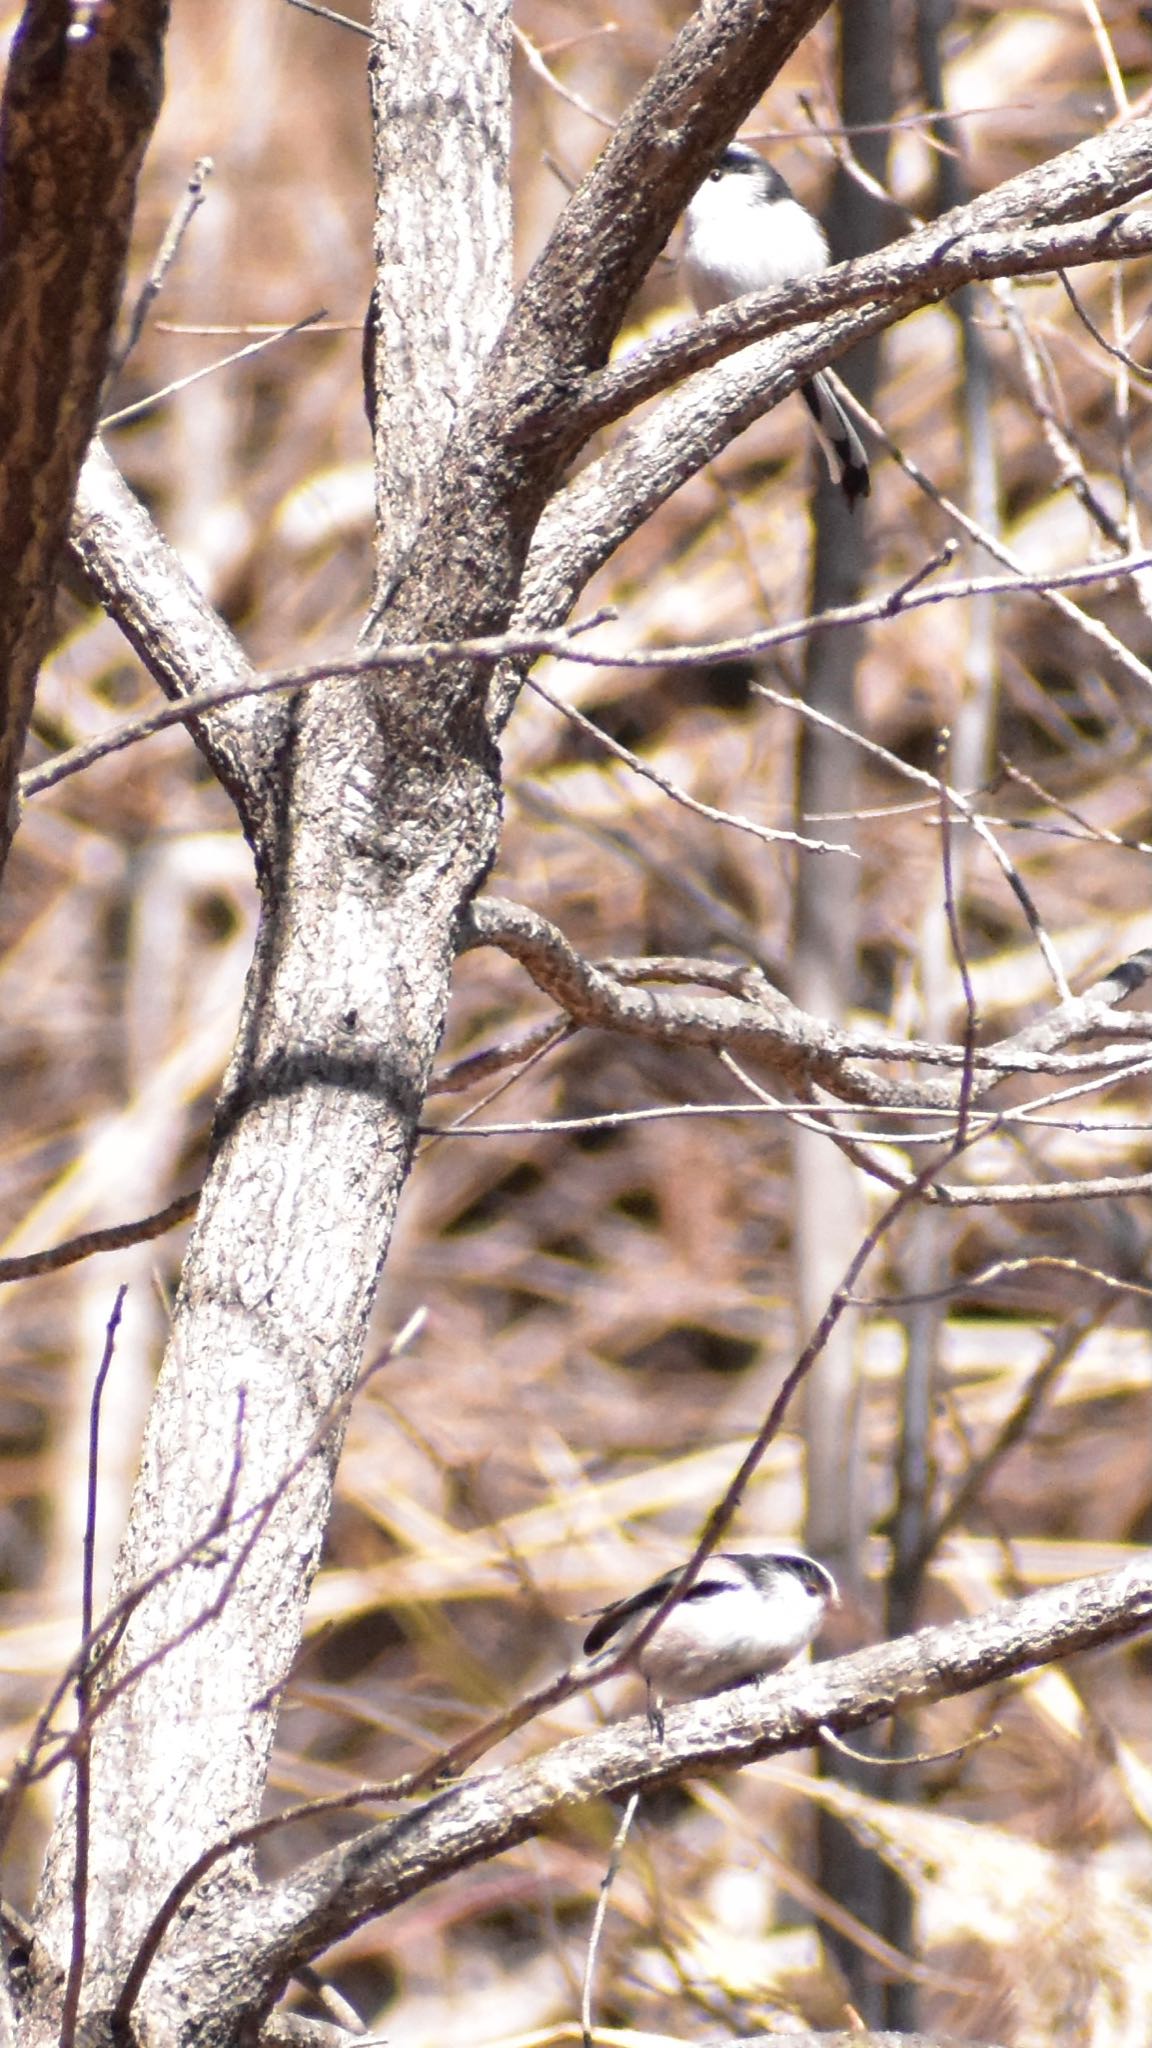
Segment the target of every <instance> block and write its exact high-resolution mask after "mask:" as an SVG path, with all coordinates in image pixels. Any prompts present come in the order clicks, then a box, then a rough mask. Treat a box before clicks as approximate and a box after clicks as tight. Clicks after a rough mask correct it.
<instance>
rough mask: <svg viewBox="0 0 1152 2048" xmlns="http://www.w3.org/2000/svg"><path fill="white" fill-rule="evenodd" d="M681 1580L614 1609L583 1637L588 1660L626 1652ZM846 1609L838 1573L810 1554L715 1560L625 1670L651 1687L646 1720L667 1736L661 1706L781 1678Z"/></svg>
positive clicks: (729, 1555)
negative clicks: (832, 1610)
mask: <svg viewBox="0 0 1152 2048" xmlns="http://www.w3.org/2000/svg"><path fill="white" fill-rule="evenodd" d="M678 1576H679V1574H678V1573H677V1572H674V1571H673V1572H665V1574H664V1577H663V1578H662V1579H656V1580H655V1581H654V1582H653V1584H652V1585H650V1586H645V1587H644V1589H643V1591H642V1592H640V1593H633V1594H631V1595H630V1596H629V1598H628V1599H626V1600H617V1601H615V1602H614V1604H613V1605H612V1606H611V1607H606V1608H605V1609H604V1611H603V1613H602V1614H600V1615H599V1616H598V1618H597V1620H596V1621H595V1622H594V1623H593V1626H592V1627H591V1628H590V1629H589V1631H588V1634H587V1635H586V1636H585V1638H584V1654H585V1656H586V1657H592V1656H594V1655H595V1654H596V1652H597V1651H598V1650H608V1649H614V1650H617V1651H619V1650H624V1649H625V1648H626V1647H627V1645H628V1644H629V1643H630V1642H631V1641H632V1640H633V1639H634V1638H635V1637H636V1636H637V1635H639V1633H640V1631H641V1629H642V1628H643V1626H644V1624H645V1622H646V1621H648V1620H649V1619H650V1618H651V1616H652V1615H653V1614H654V1612H655V1610H656V1608H657V1607H659V1605H660V1603H661V1601H662V1600H663V1599H664V1598H665V1597H666V1595H667V1594H668V1593H670V1592H671V1590H672V1587H673V1586H674V1585H675V1583H676V1580H677V1578H678ZM838 1600H839V1594H838V1593H837V1590H836V1581H835V1579H834V1578H833V1577H832V1574H831V1572H829V1571H826V1570H825V1568H824V1566H823V1565H822V1564H817V1562H816V1560H815V1558H814V1557H806V1556H805V1555H804V1552H803V1551H802V1550H763V1551H753V1552H749V1551H734V1550H725V1551H719V1552H717V1553H715V1554H714V1555H713V1556H712V1557H710V1558H709V1559H708V1560H707V1562H706V1563H705V1564H704V1565H703V1566H702V1567H701V1570H700V1572H699V1575H698V1576H697V1577H696V1578H695V1579H693V1581H692V1584H691V1585H690V1586H689V1588H688V1591H687V1592H686V1593H685V1595H684V1597H683V1599H682V1600H678V1601H677V1603H676V1605H675V1607H673V1608H671V1609H670V1610H669V1612H668V1613H667V1614H666V1615H665V1617H664V1620H663V1621H662V1622H661V1623H660V1626H659V1628H658V1629H657V1630H656V1633H655V1635H654V1636H652V1638H651V1640H650V1641H649V1642H647V1643H645V1644H644V1646H643V1648H642V1649H641V1650H640V1651H639V1652H638V1653H637V1655H636V1656H635V1657H629V1658H627V1659H626V1660H625V1661H626V1664H627V1665H628V1667H629V1668H630V1669H632V1670H634V1671H638V1672H639V1674H640V1676H641V1678H643V1680H644V1682H645V1684H646V1686H647V1688H648V1718H649V1720H650V1721H651V1722H652V1724H653V1726H654V1727H655V1728H656V1730H657V1732H658V1733H659V1732H662V1728H663V1721H662V1716H661V1713H660V1702H661V1701H663V1700H696V1699H704V1698H706V1697H707V1696H708V1694H710V1693H715V1692H726V1691H727V1690H728V1688H729V1686H733V1685H743V1684H744V1683H745V1681H746V1680H748V1679H751V1678H763V1677H766V1676H767V1674H768V1673H769V1672H772V1671H782V1670H783V1668H784V1666H785V1665H786V1664H790V1663H791V1662H792V1659H793V1658H794V1657H798V1656H799V1654H800V1652H801V1650H803V1649H804V1648H805V1647H806V1646H807V1645H808V1644H809V1643H810V1642H811V1641H812V1638H813V1636H814V1635H815V1634H816V1633H817V1631H818V1629H819V1627H820V1624H821V1622H822V1621H823V1619H824V1616H825V1613H826V1612H827V1610H828V1608H829V1606H830V1605H835V1604H836V1603H837V1602H838Z"/></svg>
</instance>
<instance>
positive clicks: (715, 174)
mask: <svg viewBox="0 0 1152 2048" xmlns="http://www.w3.org/2000/svg"><path fill="white" fill-rule="evenodd" d="M723 176H724V173H723V171H709V173H708V183H709V184H710V185H718V184H719V183H720V180H721V178H722V177H723Z"/></svg>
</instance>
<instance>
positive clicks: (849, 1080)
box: [458, 896, 1152, 1199]
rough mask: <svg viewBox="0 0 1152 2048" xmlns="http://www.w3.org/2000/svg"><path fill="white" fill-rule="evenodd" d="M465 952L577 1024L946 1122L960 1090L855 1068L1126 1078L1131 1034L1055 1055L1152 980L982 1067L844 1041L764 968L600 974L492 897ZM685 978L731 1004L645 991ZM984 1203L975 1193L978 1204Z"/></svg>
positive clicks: (884, 1043) (483, 902) (875, 1041)
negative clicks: (711, 987) (898, 1064)
mask: <svg viewBox="0 0 1152 2048" xmlns="http://www.w3.org/2000/svg"><path fill="white" fill-rule="evenodd" d="M458 945H459V949H460V951H462V952H463V951H468V950H469V949H470V948H472V947H474V946H498V947H499V948H500V950H501V951H502V952H505V953H507V954H509V955H510V957H511V958H512V959H514V960H518V961H519V962H520V964H521V966H522V967H523V968H524V969H525V970H526V972H527V973H528V974H529V975H531V977H532V980H533V981H534V982H535V984H536V986H537V988H539V989H542V990H543V992H544V994H545V995H548V996H551V998H552V1000H553V1001H554V1002H555V1003H557V1004H559V1006H560V1008H561V1009H562V1010H563V1012H564V1013H565V1015H566V1016H567V1017H568V1019H569V1021H570V1022H571V1023H573V1024H579V1025H584V1026H586V1027H587V1028H590V1029H594V1030H601V1031H622V1032H625V1033H627V1034H628V1035H629V1036H631V1037H638V1038H647V1039H651V1040H653V1041H654V1042H655V1043H657V1044H663V1045H694V1046H702V1047H705V1048H707V1049H708V1050H710V1051H717V1050H720V1049H723V1050H725V1051H729V1052H745V1053H752V1054H755V1055H756V1056H757V1057H758V1058H760V1059H763V1060H766V1061H767V1062H768V1063H769V1064H770V1065H771V1066H772V1067H773V1068H774V1069H775V1070H776V1072H778V1073H779V1074H781V1075H782V1076H783V1078H784V1079H785V1080H786V1081H787V1083H788V1084H789V1086H791V1087H793V1088H795V1089H797V1090H798V1091H799V1090H801V1089H806V1088H809V1087H811V1085H812V1084H813V1083H815V1084H816V1085H817V1086H818V1087H821V1088H824V1089H826V1090H827V1092H828V1093H829V1094H830V1095H834V1096H836V1097H837V1098H838V1099H839V1100H840V1101H843V1102H851V1103H855V1104H857V1105H859V1106H861V1107H869V1108H888V1109H896V1108H912V1109H921V1110H925V1111H929V1112H937V1113H939V1112H944V1113H949V1112H952V1111H954V1110H955V1109H956V1107H957V1103H958V1101H959V1084H956V1085H954V1084H953V1083H951V1082H935V1081H917V1082H905V1081H896V1080H892V1079H890V1078H887V1077H881V1076H877V1075H873V1074H870V1073H868V1072H867V1071H866V1070H865V1069H863V1068H862V1067H861V1066H860V1065H859V1064H857V1063H858V1062H859V1061H861V1060H883V1061H892V1060H906V1061H910V1062H917V1063H924V1064H931V1065H934V1066H945V1067H952V1068H958V1069H960V1070H961V1072H963V1071H964V1070H965V1069H966V1067H968V1066H969V1065H970V1066H971V1070H972V1072H973V1073H974V1075H975V1076H976V1077H977V1078H978V1080H979V1082H980V1085H981V1087H982V1088H983V1089H984V1090H987V1089H988V1088H990V1087H992V1086H993V1085H994V1084H995V1083H996V1082H997V1081H998V1080H1001V1079H1003V1078H1004V1077H1005V1076H1007V1075H1009V1074H1022V1073H1045V1072H1049V1073H1050V1072H1052V1071H1054V1070H1056V1069H1057V1065H1058V1071H1060V1072H1061V1073H1068V1072H1073V1073H1082V1072H1091V1073H1099V1074H1101V1075H1107V1074H1109V1073H1112V1072H1115V1071H1119V1070H1124V1069H1126V1068H1127V1067H1129V1066H1130V1065H1131V1062H1132V1060H1133V1057H1134V1050H1130V1049H1129V1043H1128V1037H1127V1034H1123V1036H1122V1042H1121V1043H1120V1044H1119V1045H1118V1046H1102V1047H1101V1048H1100V1049H1099V1050H1098V1051H1095V1052H1090V1053H1083V1054H1071V1055H1065V1056H1064V1057H1063V1058H1062V1059H1061V1060H1060V1061H1059V1062H1058V1063H1057V1062H1056V1059H1055V1055H1056V1052H1057V1049H1058V1048H1059V1047H1060V1046H1061V1045H1066V1044H1067V1043H1068V1042H1069V1040H1071V1039H1075V1038H1079V1037H1084V1036H1087V1035H1090V1034H1094V1033H1098V1032H1102V1031H1104V1030H1106V1029H1108V1028H1109V1027H1110V1026H1111V1025H1113V1024H1116V1023H1118V1024H1119V1025H1120V1026H1121V1027H1122V1026H1123V1024H1124V1023H1127V1022H1142V1021H1143V1020H1134V1019H1127V1018H1124V1017H1123V1016H1117V1014H1116V1013H1114V1012H1113V1010H1112V1007H1111V1006H1112V1004H1113V1003H1114V1002H1115V1001H1116V1000H1117V999H1118V998H1121V997H1123V996H1126V995H1131V994H1133V993H1134V992H1135V991H1136V989H1138V988H1139V987H1140V986H1141V984H1142V982H1143V981H1144V980H1145V979H1146V978H1147V974H1148V973H1149V972H1150V971H1152V954H1144V953H1137V954H1134V955H1133V956H1132V958H1131V960H1128V961H1125V962H1124V963H1123V964H1122V965H1121V966H1120V967H1117V968H1115V969H1114V970H1113V971H1112V973H1111V974H1110V975H1108V976H1106V977H1105V979H1104V980H1103V981H1100V982H1098V983H1097V984H1096V986H1095V987H1094V988H1093V989H1090V990H1089V991H1088V993H1087V994H1086V995H1085V996H1082V997H1080V998H1078V999H1075V1000H1073V1001H1072V1002H1070V1003H1063V1004H1061V1005H1060V1006H1059V1008H1057V1009H1056V1010H1054V1011H1053V1012H1052V1013H1051V1014H1050V1016H1049V1017H1048V1018H1047V1019H1046V1020H1044V1021H1043V1022H1042V1023H1040V1024H1036V1025H1031V1026H1029V1027H1027V1028H1026V1029H1025V1030H1023V1031H1021V1032H1019V1033H1017V1034H1016V1035H1015V1036H1014V1037H1012V1038H1006V1039H1004V1040H1002V1041H1001V1042H1000V1043H999V1044H997V1045H992V1046H986V1047H981V1048H980V1049H979V1050H978V1051H977V1052H976V1053H975V1055H974V1056H973V1055H970V1054H969V1053H968V1052H967V1051H966V1049H965V1048H964V1047H963V1046H953V1045H935V1044H930V1043H928V1042H927V1041H924V1040H919V1039H898V1038H893V1037H887V1036H886V1035H884V1034H882V1033H880V1032H875V1033H869V1032H860V1031H844V1030H841V1029H840V1027H839V1026H837V1025H834V1024H829V1023H827V1022H826V1021H825V1020H824V1019H822V1018H819V1017H813V1016H811V1015H810V1014H809V1013H808V1012H807V1011H805V1010H801V1009H799V1008H798V1007H797V1005H796V1004H795V1003H793V1002H790V1001H789V999H788V997H787V996H785V995H783V994H781V992H780V990H779V989H776V988H774V987H773V986H772V984H771V983H770V982H769V981H767V980H766V979H765V977H764V976H763V975H762V974H761V973H760V972H759V970H758V969H755V968H750V967H737V968H732V967H731V966H729V967H723V966H722V964H716V963H708V964H707V965H706V966H705V965H704V964H703V963H693V962H691V961H681V962H679V963H672V962H670V961H667V960H660V961H656V962H652V963H649V962H645V961H643V960H636V961H631V962H629V963H627V965H626V966H625V965H624V963H621V962H610V963H604V964H603V965H601V966H599V967H597V966H594V965H593V964H592V962H591V961H588V960H585V959H584V957H583V956H582V954H580V953H578V952H577V951H576V949H575V947H574V946H571V945H570V944H569V942H568V940H567V939H566V938H565V937H564V935H563V933H562V932H561V931H559V930H558V929H557V927H556V926H555V925H554V924H551V923H549V921H548V919H547V918H545V917H541V916H540V914H539V913H538V912H537V911H533V910H526V909H525V908H524V907H523V905H521V904H518V903H510V902H507V901H506V900H504V899H503V898H499V897H491V896H489V897H482V898H480V899H478V900H477V901H475V902H474V903H473V904H472V905H471V906H470V908H469V910H468V912H467V914H466V917H465V919H464V920H463V922H462V925H461V928H460V934H459V939H458ZM677 966H678V971H679V978H680V979H694V980H698V981H713V982H715V981H716V980H717V978H718V976H720V975H721V974H722V975H723V977H724V987H725V991H726V992H725V993H723V994H709V995H703V994H695V993H694V994H691V995H685V994H666V993H664V992H662V991H658V990H656V989H653V988H640V987H637V986H636V985H635V984H636V983H637V982H639V981H640V980H641V978H647V979H651V980H663V981H667V980H670V979H672V978H673V970H674V968H675V967H677ZM694 968H700V969H701V970H702V971H700V972H695V971H694ZM979 1192H980V1191H974V1193H973V1197H972V1198H973V1199H976V1198H977V1197H978V1195H979ZM950 1193H951V1191H949V1190H944V1189H941V1190H940V1191H939V1196H940V1199H947V1198H949V1197H950ZM960 1199H963V1195H961V1197H960Z"/></svg>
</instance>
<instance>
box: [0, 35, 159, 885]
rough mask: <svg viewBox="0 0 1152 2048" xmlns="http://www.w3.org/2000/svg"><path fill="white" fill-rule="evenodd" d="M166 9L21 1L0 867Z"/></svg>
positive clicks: (9, 135)
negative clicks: (82, 8) (81, 11)
mask: <svg viewBox="0 0 1152 2048" xmlns="http://www.w3.org/2000/svg"><path fill="white" fill-rule="evenodd" d="M167 21H168V7H167V0H122V4H118V5H117V6H115V7H99V8H95V9H93V10H92V11H91V19H90V20H89V21H82V20H81V19H80V18H79V16H78V11H77V10H76V9H74V8H73V7H71V6H70V5H69V4H68V0H29V4H28V5H27V6H26V8H25V10H24V16H23V19H22V21H21V23H20V27H19V29H18V30H17V33H16V38H15V41H14V42H13V45H12V55H11V59H10V62H9V66H8V76H7V80H6V82H5V88H4V100H3V107H2V109H0V451H2V455H0V867H2V866H3V863H4V860H5V859H6V857H7V853H8V848H9V846H10V844H11V840H12V834H13V832H14V831H15V828H16V812H15V789H16V777H17V775H18V773H19V769H20V758H21V755H22V753H23V751H24V740H25V737H26V734H27V731H28V722H29V720H30V718H31V715H32V704H33V700H34V697H35V690H36V673H37V669H38V667H39V664H40V659H41V656H42V655H43V652H44V647H45V642H46V638H47V634H48V631H49V628H50V624H51V616H52V599H53V593H54V591H55V586H56V575H57V570H58V566H59V562H60V556H61V553H62V550H63V547H64V542H65V538H66V535H67V532H68V519H69V515H70V513H71V510H72V500H73V496H74V494H75V490H76V479H77V477H78V475H79V473H80V464H81V462H82V461H83V459H84V451H85V449H86V448H87V446H88V443H89V441H90V440H91V438H92V433H93V430H94V428H95V425H96V416H97V411H98V408H99V401H100V392H101V389H102V387H103V383H104V378H105V375H106V373H107V368H108V352H109V345H110V341H111V336H112V328H113V324H114V322H115V319H116V314H117V310H118V308H119V304H120V293H121V287H122V284H123V278H124V265H125V261H126V258H127V254H128V241H129V236H130V233H131V228H132V217H133V210H134V206H135V199H136V178H137V174H138V172H139V169H140V162H141V158H142V157H143V154H144V149H145V145H146V144H147V141H148V138H149V136H150V134H151V132H152V127H153V124H154V122H155V120H156V115H157V113H158V112H159V108H160V98H161V88H162V80H163V62H162V59H163V47H164V32H165V29H166V27H167Z"/></svg>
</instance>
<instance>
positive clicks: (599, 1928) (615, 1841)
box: [580, 1792, 640, 2048]
mask: <svg viewBox="0 0 1152 2048" xmlns="http://www.w3.org/2000/svg"><path fill="white" fill-rule="evenodd" d="M639 1804H640V1794H639V1793H638V1792H633V1794H632V1796H631V1798H630V1799H629V1800H628V1802H627V1804H626V1806H625V1808H624V1812H623V1814H622V1815H621V1819H620V1825H619V1827H618V1828H617V1830H616V1833H615V1834H614V1836H613V1837H612V1847H611V1849H610V1851H609V1854H608V1865H607V1868H606V1870H605V1872H604V1875H603V1877H602V1878H601V1880H600V1891H599V1894H598V1896H597V1899H596V1911H595V1913H594V1914H593V1916H592V1926H591V1929H590V1931H589V1935H588V1948H587V1951H586V1953H585V1956H584V1976H583V1980H582V1982H581V1985H580V2033H581V2038H582V2040H583V2044H584V2048H592V1992H593V1987H594V1984H595V1980H596V1958H597V1956H598V1954H599V1951H600V1937H601V1935H602V1934H603V1932H604V1919H605V1915H606V1914H607V1911H608V1899H609V1895H610V1893H611V1890H612V1886H613V1885H614V1884H615V1882H616V1874H617V1872H618V1871H619V1868H620V1865H621V1862H622V1861H623V1857H624V1850H625V1847H626V1845H627V1841H628V1837H629V1835H630V1834H631V1832H632V1823H633V1821H634V1820H635V1818H636V1808H637V1807H638V1806H639Z"/></svg>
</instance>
